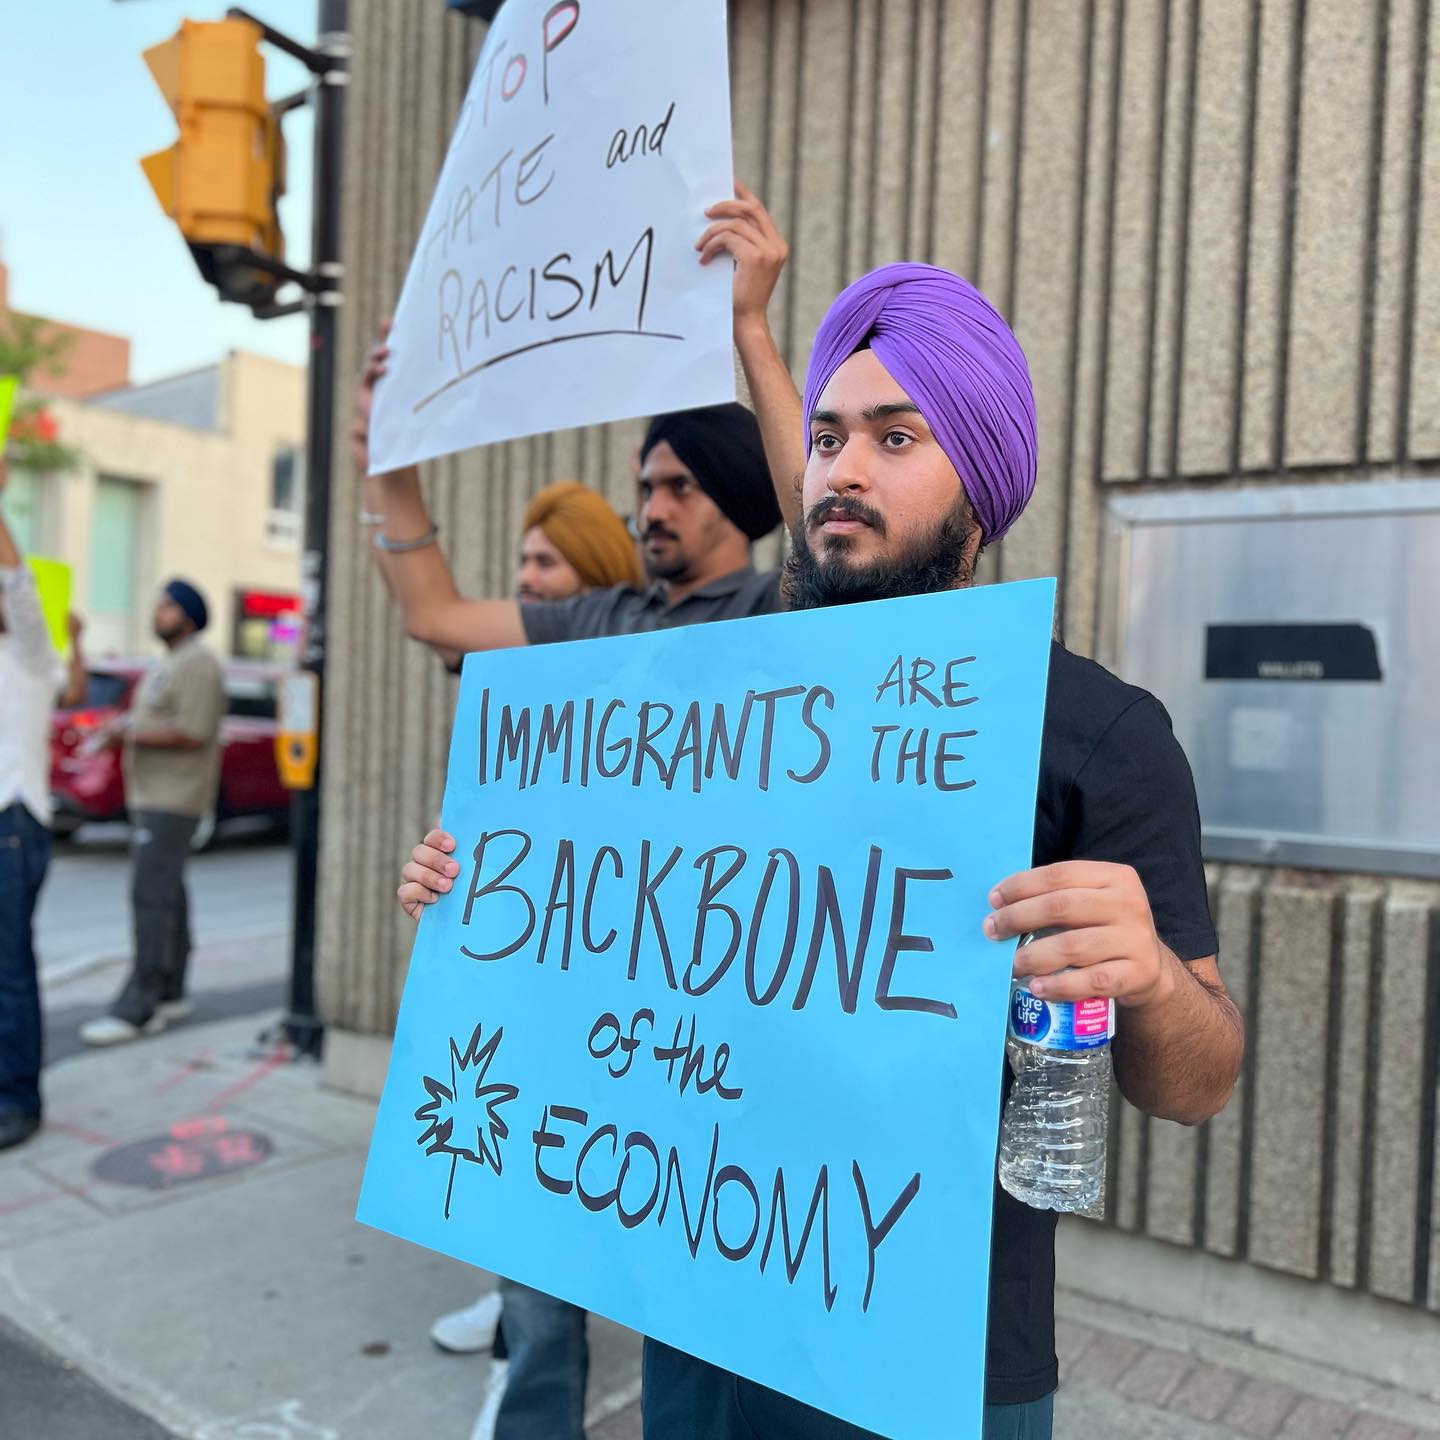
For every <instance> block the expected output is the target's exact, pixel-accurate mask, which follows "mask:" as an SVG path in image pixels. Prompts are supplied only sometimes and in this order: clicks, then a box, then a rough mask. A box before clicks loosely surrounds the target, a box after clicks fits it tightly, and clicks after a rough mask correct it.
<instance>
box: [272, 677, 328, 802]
mask: <svg viewBox="0 0 1440 1440" xmlns="http://www.w3.org/2000/svg"><path fill="white" fill-rule="evenodd" d="M319 721H320V684H319V681H318V680H317V679H316V677H315V675H314V673H313V672H311V671H309V670H297V671H295V672H294V673H293V674H290V675H287V676H286V677H285V680H284V682H283V683H282V685H281V687H280V725H279V730H278V733H277V734H276V736H275V763H276V765H277V767H278V768H279V771H280V783H281V784H282V785H283V786H284V787H285V788H286V789H287V790H309V789H311V788H312V787H313V786H314V784H315V764H316V761H317V760H318V759H319V758H320V743H319V742H320V736H319V733H318V730H319Z"/></svg>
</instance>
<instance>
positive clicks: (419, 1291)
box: [0, 1015, 1440, 1440]
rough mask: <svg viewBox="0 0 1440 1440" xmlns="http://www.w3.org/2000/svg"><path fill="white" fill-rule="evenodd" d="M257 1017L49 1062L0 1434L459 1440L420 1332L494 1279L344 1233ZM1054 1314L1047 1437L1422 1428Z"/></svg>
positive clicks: (302, 1087) (1402, 1410) (350, 1144)
mask: <svg viewBox="0 0 1440 1440" xmlns="http://www.w3.org/2000/svg"><path fill="white" fill-rule="evenodd" d="M273 1018H274V1016H273V1015H250V1016H246V1017H243V1018H238V1019H236V1018H231V1019H225V1020H219V1021H216V1022H213V1023H210V1024H190V1025H187V1026H183V1027H180V1028H178V1029H175V1030H173V1031H171V1032H169V1033H167V1034H165V1035H163V1036H160V1037H159V1038H157V1039H154V1040H151V1041H147V1042H143V1043H141V1044H137V1045H133V1046H129V1047H121V1048H119V1049H115V1050H111V1051H104V1052H94V1053H85V1054H78V1055H75V1056H73V1057H71V1058H68V1059H65V1060H63V1061H61V1062H60V1063H59V1064H57V1065H54V1066H52V1067H51V1068H50V1069H49V1070H47V1072H46V1077H45V1078H46V1094H47V1103H48V1112H47V1113H48V1121H49V1123H48V1125H47V1128H46V1130H45V1131H44V1132H43V1133H42V1135H41V1136H39V1137H37V1139H36V1140H34V1141H32V1142H30V1143H29V1144H27V1145H24V1146H21V1147H19V1148H18V1149H16V1150H14V1151H11V1152H8V1153H6V1154H5V1155H4V1156H0V1372H3V1373H4V1375H5V1377H6V1381H5V1387H4V1390H3V1392H0V1440H10V1437H11V1436H12V1435H13V1436H15V1437H17V1440H18V1437H20V1436H24V1437H26V1440H31V1437H38V1436H41V1435H43V1436H44V1437H45V1440H92V1437H96V1440H98V1437H101V1436H104V1437H106V1440H109V1437H111V1436H114V1437H126V1440H129V1437H132V1436H133V1437H136V1440H141V1437H143V1440H158V1437H159V1436H160V1435H163V1434H165V1433H170V1434H174V1435H179V1436H186V1437H192V1440H245V1437H255V1436H262V1435H263V1436H265V1437H267V1440H287V1437H293V1440H395V1437H408V1436H412V1435H415V1436H421V1435H423V1436H426V1437H432V1440H447V1437H455V1440H467V1437H469V1436H470V1435H471V1432H472V1427H473V1423H474V1419H475V1416H476V1414H477V1412H478V1411H479V1409H480V1407H481V1403H482V1399H483V1396H484V1393H485V1388H486V1381H487V1375H488V1370H489V1360H488V1357H485V1356H477V1357H456V1356H447V1355H442V1354H441V1353H440V1352H438V1351H437V1350H435V1348H434V1347H433V1346H432V1345H431V1343H430V1341H429V1339H428V1337H427V1331H428V1328H429V1325H430V1323H431V1321H432V1320H433V1319H434V1318H435V1316H437V1315H438V1314H440V1313H441V1312H443V1311H445V1310H447V1309H451V1308H455V1307H458V1306H460V1305H464V1304H467V1303H469V1302H470V1301H472V1300H473V1299H474V1298H475V1297H476V1295H477V1294H478V1293H479V1292H480V1291H481V1290H482V1289H485V1288H488V1287H489V1286H490V1285H491V1284H492V1281H491V1279H490V1277H488V1276H486V1275H484V1274H482V1273H481V1272H477V1271H475V1270H472V1269H470V1268H468V1267H466V1266H463V1265H461V1264H459V1263H457V1262H454V1261H451V1260H448V1259H445V1258H443V1257H441V1256H438V1255H434V1254H431V1253H429V1252H427V1251H424V1250H420V1249H418V1248H416V1247H414V1246H410V1245H406V1244H403V1243H401V1242H400V1241H397V1240H393V1239H391V1238H389V1237H387V1236H384V1235H381V1234H378V1233H376V1232H374V1231H371V1230H367V1229H364V1228H363V1227H361V1226H359V1225H358V1224H356V1223H355V1220H354V1218H353V1216H354V1206H355V1197H356V1193H357V1190H358V1185H359V1179H360V1172H361V1167H362V1164H363V1160H364V1154H365V1148H366V1145H367V1143H368V1140H369V1133H370V1122H371V1114H372V1107H371V1105H370V1104H368V1103H366V1102H363V1101H360V1100H356V1099H353V1098H350V1097H347V1096H343V1095H339V1094H336V1093H333V1092H331V1091H328V1090H326V1089H324V1088H323V1087H322V1086H321V1084H320V1075H319V1071H318V1069H317V1068H316V1067H315V1066H313V1065H310V1064H305V1063H301V1064H294V1063H290V1062H287V1061H286V1059H285V1058H284V1057H283V1055H282V1054H281V1052H279V1051H277V1050H273V1049H265V1048H263V1047H261V1046H259V1045H257V1040H256V1037H257V1035H258V1034H259V1033H260V1032H261V1030H262V1028H263V1026H264V1024H265V1022H266V1021H268V1020H271V1019H273ZM1125 1238H1128V1237H1113V1236H1112V1237H1109V1239H1108V1240H1105V1241H1103V1242H1102V1241H1100V1240H1099V1238H1098V1237H1093V1236H1091V1237H1087V1243H1089V1242H1090V1241H1091V1240H1094V1241H1095V1243H1109V1240H1123V1239H1125ZM1059 1308H1060V1313H1061V1316H1062V1323H1061V1334H1060V1342H1061V1350H1062V1359H1063V1365H1064V1374H1065V1376H1066V1381H1065V1384H1064V1385H1063V1387H1062V1390H1061V1396H1060V1400H1059V1402H1058V1406H1057V1427H1056V1434H1057V1437H1058V1440H1095V1437H1100V1436H1105V1437H1113V1440H1235V1437H1259V1440H1270V1437H1284V1440H1332V1437H1336V1440H1338V1437H1342V1436H1343V1437H1345V1440H1419V1437H1420V1436H1422V1435H1424V1436H1425V1437H1426V1440H1430V1437H1432V1436H1435V1437H1440V1405H1437V1404H1436V1402H1435V1400H1434V1399H1433V1398H1426V1397H1425V1396H1424V1395H1422V1394H1419V1393H1412V1392H1411V1391H1409V1390H1407V1389H1405V1388H1403V1387H1401V1386H1396V1385H1390V1384H1383V1383H1377V1382H1376V1381H1374V1380H1366V1379H1365V1378H1363V1377H1362V1376H1359V1375H1355V1374H1347V1373H1346V1371H1345V1370H1344V1369H1343V1368H1338V1367H1336V1366H1335V1365H1333V1364H1323V1365H1322V1364H1317V1363H1314V1362H1311V1361H1305V1360H1299V1359H1295V1358H1293V1357H1287V1356H1285V1355H1284V1354H1282V1353H1280V1352H1279V1351H1278V1350H1276V1349H1273V1348H1268V1347H1267V1346H1265V1345H1261V1344H1257V1343H1254V1342H1252V1341H1247V1340H1246V1339H1244V1338H1243V1337H1239V1336H1236V1335H1233V1334H1232V1335H1222V1334H1217V1333H1215V1332H1211V1331H1206V1330H1203V1329H1201V1328H1200V1327H1197V1326H1194V1325H1187V1324H1186V1323H1184V1322H1183V1321H1181V1320H1176V1319H1173V1318H1172V1319H1165V1318H1163V1317H1162V1316H1160V1315H1157V1314H1156V1313H1153V1312H1152V1311H1150V1310H1147V1309H1144V1308H1138V1307H1136V1306H1135V1305H1132V1304H1122V1303H1117V1302H1115V1301H1113V1300H1106V1299H1103V1298H1096V1297H1095V1296H1093V1295H1082V1294H1080V1293H1078V1292H1076V1291H1073V1290H1070V1289H1063V1290H1062V1291H1061V1293H1060V1296H1059ZM591 1344H592V1354H593V1361H592V1394H591V1404H590V1409H591V1414H592V1420H593V1423H592V1428H591V1433H592V1436H593V1440H634V1437H638V1436H639V1433H640V1428H639V1413H638V1404H637V1403H636V1400H637V1397H638V1392H639V1342H638V1339H637V1338H636V1337H635V1336H633V1335H632V1334H630V1333H629V1332H626V1331H624V1330H621V1329H620V1328H618V1327H616V1326H613V1325H610V1324H608V1323H605V1322H599V1321H596V1322H592V1328H591ZM1422 1381H1424V1382H1425V1383H1432V1384H1433V1383H1436V1382H1435V1381H1433V1380H1431V1379H1429V1377H1426V1376H1417V1379H1416V1388H1417V1390H1418V1389H1419V1388H1420V1385H1421V1382H1422ZM877 1383H883V1381H882V1380H881V1379H880V1378H879V1377H877ZM27 1397H28V1398H27ZM107 1407H108V1408H107ZM42 1414H43V1415H44V1416H45V1417H46V1418H45V1421H44V1425H43V1428H37V1426H36V1424H35V1423H34V1418H33V1417H35V1416H38V1415H42ZM677 1440H680V1437H677Z"/></svg>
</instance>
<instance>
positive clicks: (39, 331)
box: [0, 311, 79, 474]
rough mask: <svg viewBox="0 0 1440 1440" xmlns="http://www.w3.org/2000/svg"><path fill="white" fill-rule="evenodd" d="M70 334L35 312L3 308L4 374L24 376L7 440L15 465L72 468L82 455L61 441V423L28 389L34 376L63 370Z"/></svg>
mask: <svg viewBox="0 0 1440 1440" xmlns="http://www.w3.org/2000/svg"><path fill="white" fill-rule="evenodd" d="M72 338H73V337H71V336H69V335H65V334H58V333H56V332H55V331H53V330H52V329H51V328H50V327H49V326H47V325H46V323H45V321H43V320H39V319H37V318H36V317H35V316H33V315H17V314H15V313H14V312H13V311H12V312H9V313H5V314H0V375H14V376H17V377H18V378H19V381H20V394H19V395H18V396H17V398H16V401H15V409H14V413H13V414H12V415H11V417H10V436H9V440H8V442H7V444H6V446H5V454H6V457H7V458H8V459H9V461H10V463H11V464H12V465H14V466H15V467H16V468H17V469H25V470H29V471H32V472H34V473H36V474H45V473H47V472H53V471H60V470H71V469H74V467H75V465H76V464H77V463H78V461H79V456H78V455H77V454H76V452H75V451H74V450H73V449H71V448H70V447H69V446H68V445H63V444H61V443H60V431H59V426H58V425H57V424H56V422H55V417H54V416H53V415H51V413H50V411H49V410H48V409H47V408H46V405H45V402H44V400H43V399H42V398H41V397H40V396H38V395H33V394H27V393H26V389H25V387H26V386H27V385H28V384H29V382H30V380H31V377H32V376H40V375H48V376H51V377H52V378H53V377H56V376H60V375H63V374H64V373H65V357H66V354H67V352H68V351H69V349H70V344H71V340H72Z"/></svg>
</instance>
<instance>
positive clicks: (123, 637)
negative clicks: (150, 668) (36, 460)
mask: <svg viewBox="0 0 1440 1440" xmlns="http://www.w3.org/2000/svg"><path fill="white" fill-rule="evenodd" d="M35 388H36V389H43V388H44V387H43V386H41V385H36V386H35ZM52 393H55V392H52ZM49 408H50V411H51V413H52V414H53V415H54V416H55V418H56V419H57V421H58V422H59V427H60V437H61V439H62V440H63V442H64V443H65V444H66V445H67V446H69V447H71V448H73V449H75V450H76V451H78V453H79V455H80V463H79V465H78V467H77V468H76V469H74V470H72V471H71V472H69V473H66V474H54V475H43V476H35V475H28V476H27V475H17V476H15V477H13V478H12V482H11V487H12V490H13V491H14V493H13V494H12V495H10V496H8V497H7V504H6V508H7V515H8V516H9V517H10V519H11V521H12V524H13V525H14V528H15V529H16V530H17V532H18V535H19V539H20V542H21V544H22V546H24V548H25V549H26V550H27V551H29V552H30V553H32V554H39V555H47V556H51V557H53V558H55V559H57V560H63V561H65V562H66V563H67V564H69V565H70V566H71V567H72V572H73V591H72V604H73V606H74V608H75V609H76V610H78V611H79V612H80V613H81V614H82V615H83V616H84V617H85V619H86V624H87V632H86V634H87V640H86V643H87V648H88V649H89V651H90V653H91V655H93V656H101V655H105V654H117V655H119V654H134V653H136V652H143V651H145V650H147V649H148V648H149V647H150V645H151V643H152V637H151V635H150V613H151V608H152V604H153V600H154V595H155V593H156V590H157V588H158V587H159V585H160V584H162V583H163V581H164V580H165V578H166V577H168V576H170V575H175V574H179V575H184V576H186V577H187V578H189V579H191V580H193V581H194V582H195V583H196V584H197V585H198V586H200V588H201V589H202V590H203V591H204V592H205V594H206V596H207V598H208V600H209V602H210V607H211V626H210V635H209V639H210V643H211V644H212V645H213V646H214V647H215V649H216V650H217V651H219V652H220V653H221V654H223V655H227V656H237V657H245V658H253V659H275V660H281V661H284V660H289V659H291V658H293V656H294V654H295V651H296V648H297V645H298V640H299V609H300V602H299V598H298V594H299V583H300V528H301V521H300V515H301V505H302V503H303V499H304V497H303V494H302V488H301V482H302V476H303V473H304V463H303V447H304V435H305V372H304V371H303V370H301V369H299V368H298V367H296V366H293V365H286V364H283V363H281V362H279V361H276V360H270V359H266V358H263V357H261V356H257V355H250V354H246V353H244V352H240V351H232V352H231V353H230V354H228V355H227V356H226V357H225V359H223V360H222V361H221V362H220V363H219V364H217V365H211V366H207V367H205V368H204V369H200V370H194V371H190V372H187V373H185V374H183V375H176V376H171V377H169V378H166V379H161V380H157V381H155V382H153V383H151V384H146V385H133V386H132V385H128V384H122V385H121V386H119V387H112V388H108V389H104V390H102V391H100V392H98V393H94V394H91V395H88V396H85V397H82V398H63V397H60V398H55V399H54V400H53V401H52V403H51V404H50V407H49Z"/></svg>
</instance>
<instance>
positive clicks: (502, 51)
mask: <svg viewBox="0 0 1440 1440" xmlns="http://www.w3.org/2000/svg"><path fill="white" fill-rule="evenodd" d="M732 175H733V169H732V166H731V160H730V98H729V76H728V71H727V65H726V30H725V6H724V3H723V0H686V3H685V4H683V5H676V4H673V3H671V0H610V3H608V4H603V5H599V4H592V3H590V0H585V3H583V4H582V3H581V0H560V3H555V0H508V3H507V4H506V5H505V6H504V7H503V8H502V10H501V11H500V14H499V15H498V17H497V18H496V20H495V21H494V22H493V23H492V25H491V26H490V30H489V33H488V34H487V36H486V40H485V47H484V49H483V50H482V52H481V55H480V58H479V60H478V62H477V64H476V67H475V73H474V75H473V77H472V79H471V82H470V87H469V91H468V92H467V95H466V98H465V102H464V105H463V106H462V108H461V111H460V115H459V118H458V120H457V122H456V126H455V131H454V134H453V135H452V137H451V141H450V148H449V151H448V153H447V155H446V158H445V163H444V166H443V167H442V169H441V172H440V176H439V180H438V182H437V184H436V187H435V193H434V196H433V197H432V199H431V202H430V208H429V211H428V213H427V215H426V218H425V223H424V225H423V227H422V229H421V232H420V235H419V237H418V241H417V244H416V248H415V253H414V256H413V258H412V260H411V262H410V268H409V271H408V273H407V274H406V277H405V284H404V287H403V289H402V290H401V294H400V301H399V304H398V306H397V308H396V312H395V335H394V348H395V357H396V359H395V365H394V367H393V369H392V374H391V379H390V383H389V384H388V385H387V386H386V387H385V389H384V390H383V391H382V392H381V394H380V397H379V400H378V403H377V406H376V411H375V419H374V427H373V433H372V436H371V462H372V465H373V466H374V468H375V469H376V470H377V471H382V472H383V471H391V470H394V469H397V468H398V467H400V466H402V465H407V464H414V463H416V462H418V461H420V460H424V459H428V458H430V457H432V456H436V455H443V454H446V453H449V452H451V451H455V450H461V449H464V448H466V447H468V446H471V445H479V444H488V443H490V442H492V441H496V440H506V439H512V438H515V437H517V436H522V435H531V434H536V433H539V432H541V431H547V430H557V429H564V428H566V427H569V426H573V425H588V424H595V423H599V422H603V421H608V420H618V419H623V418H626V417H628V416H634V415H637V414H645V413H647V412H655V411H661V410H676V409H681V408H687V407H692V406H700V405H710V404H717V403H723V402H724V401H727V400H731V399H733V398H734V371H733V368H732V365H731V355H730V324H729V320H730V315H729V311H730V305H729V293H728V286H727V285H726V283H725V276H724V275H723V274H721V273H720V272H719V271H716V270H705V271H697V270H696V269H695V267H694V264H693V251H692V248H691V247H692V245H693V242H694V238H695V236H696V235H697V234H699V232H700V231H701V229H702V228H703V225H704V217H703V214H702V207H703V206H704V205H705V204H706V203H707V202H708V201H710V200H711V199H713V198H716V197H719V196H723V195H725V194H727V193H728V192H729V189H730V184H731V176H732Z"/></svg>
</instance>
